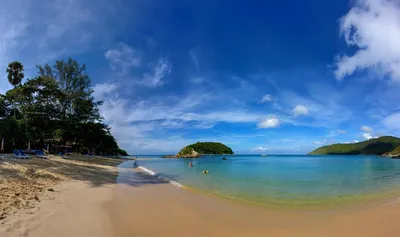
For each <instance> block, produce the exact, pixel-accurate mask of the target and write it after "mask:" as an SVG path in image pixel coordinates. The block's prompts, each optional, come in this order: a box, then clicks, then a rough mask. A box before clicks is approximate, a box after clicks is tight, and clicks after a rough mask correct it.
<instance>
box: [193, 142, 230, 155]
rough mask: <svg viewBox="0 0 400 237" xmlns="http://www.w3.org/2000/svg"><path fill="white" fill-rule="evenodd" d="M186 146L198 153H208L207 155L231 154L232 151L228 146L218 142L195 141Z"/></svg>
mask: <svg viewBox="0 0 400 237" xmlns="http://www.w3.org/2000/svg"><path fill="white" fill-rule="evenodd" d="M187 147H190V148H192V149H193V150H195V151H196V152H198V153H200V154H208V155H222V154H229V155H230V154H233V151H232V149H231V148H230V147H228V146H226V145H224V144H222V143H219V142H197V143H195V144H191V145H189V146H187Z"/></svg>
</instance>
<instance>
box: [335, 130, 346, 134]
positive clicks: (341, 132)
mask: <svg viewBox="0 0 400 237" xmlns="http://www.w3.org/2000/svg"><path fill="white" fill-rule="evenodd" d="M337 132H338V133H340V134H345V133H347V131H346V130H338V131H337Z"/></svg>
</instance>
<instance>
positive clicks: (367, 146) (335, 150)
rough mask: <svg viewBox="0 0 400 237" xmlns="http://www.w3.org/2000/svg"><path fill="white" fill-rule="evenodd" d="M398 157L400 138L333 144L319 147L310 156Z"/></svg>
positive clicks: (385, 137) (388, 137)
mask: <svg viewBox="0 0 400 237" xmlns="http://www.w3.org/2000/svg"><path fill="white" fill-rule="evenodd" d="M392 152H397V153H396V154H398V155H400V138H397V137H391V136H383V137H379V138H374V139H371V140H368V141H363V142H358V143H352V144H333V145H328V146H323V147H320V148H318V149H316V150H314V151H312V152H310V153H309V154H310V155H388V156H389V155H390V154H392Z"/></svg>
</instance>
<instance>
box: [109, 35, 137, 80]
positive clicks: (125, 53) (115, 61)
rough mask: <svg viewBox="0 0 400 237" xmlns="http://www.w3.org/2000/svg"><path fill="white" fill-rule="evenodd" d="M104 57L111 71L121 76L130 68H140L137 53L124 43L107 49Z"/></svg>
mask: <svg viewBox="0 0 400 237" xmlns="http://www.w3.org/2000/svg"><path fill="white" fill-rule="evenodd" d="M104 56H105V57H106V58H107V59H108V60H109V61H110V67H111V69H112V70H114V71H118V72H120V73H121V74H125V73H127V72H128V70H129V69H130V68H132V67H137V66H140V56H139V52H138V51H137V50H135V49H133V48H132V47H130V46H129V45H127V44H124V43H119V44H118V45H117V46H116V47H115V48H113V49H109V50H108V51H107V52H106V53H105V55H104Z"/></svg>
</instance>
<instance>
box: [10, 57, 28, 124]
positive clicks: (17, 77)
mask: <svg viewBox="0 0 400 237" xmlns="http://www.w3.org/2000/svg"><path fill="white" fill-rule="evenodd" d="M23 71H24V66H23V65H22V63H20V62H18V61H14V62H11V63H10V64H8V68H7V69H6V73H7V78H8V82H10V84H11V85H13V86H14V87H16V86H18V85H20V84H21V81H22V79H24V73H23ZM13 107H14V118H15V106H14V105H13Z"/></svg>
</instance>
